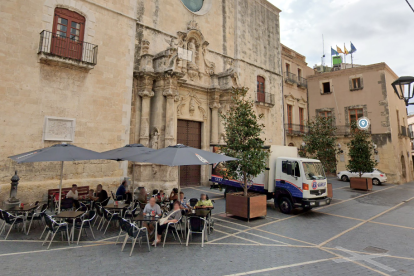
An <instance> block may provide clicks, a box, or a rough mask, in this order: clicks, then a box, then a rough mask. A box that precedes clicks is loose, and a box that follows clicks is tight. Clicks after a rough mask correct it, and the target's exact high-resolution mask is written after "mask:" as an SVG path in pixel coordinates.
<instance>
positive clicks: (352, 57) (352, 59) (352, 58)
mask: <svg viewBox="0 0 414 276" xmlns="http://www.w3.org/2000/svg"><path fill="white" fill-rule="evenodd" d="M350 42H351V65H352V68H354V56H353V53H354V52H353V51H352V41H350Z"/></svg>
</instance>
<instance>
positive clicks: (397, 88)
mask: <svg viewBox="0 0 414 276" xmlns="http://www.w3.org/2000/svg"><path fill="white" fill-rule="evenodd" d="M413 82H414V77H407V76H405V77H399V78H398V79H397V80H396V81H394V82H393V83H392V84H391V85H392V87H393V88H394V92H395V94H397V96H398V98H399V99H400V100H404V101H405V105H406V106H408V105H411V104H414V103H409V102H408V101H409V100H410V99H411V98H413V97H414V86H413V87H412V88H411V84H412V83H413ZM405 87H407V90H405ZM405 91H407V95H406V94H405Z"/></svg>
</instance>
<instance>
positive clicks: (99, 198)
mask: <svg viewBox="0 0 414 276" xmlns="http://www.w3.org/2000/svg"><path fill="white" fill-rule="evenodd" d="M107 199H108V193H107V192H106V191H105V190H104V189H103V188H102V184H98V186H96V193H95V198H94V199H93V200H94V201H96V202H100V203H102V202H103V203H102V205H103V206H106V204H108V200H107Z"/></svg>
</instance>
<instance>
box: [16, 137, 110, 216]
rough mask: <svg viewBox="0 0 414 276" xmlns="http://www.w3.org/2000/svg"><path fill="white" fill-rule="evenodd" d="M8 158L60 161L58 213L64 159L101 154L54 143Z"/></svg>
mask: <svg viewBox="0 0 414 276" xmlns="http://www.w3.org/2000/svg"><path fill="white" fill-rule="evenodd" d="M9 158H10V159H12V160H14V161H16V162H17V163H19V164H20V163H34V162H51V161H60V162H61V167H60V183H59V211H58V212H59V213H60V204H61V198H62V180H63V163H64V162H65V161H84V160H96V159H102V158H101V154H100V153H99V152H96V151H92V150H88V149H84V148H80V147H77V146H74V145H71V144H66V143H62V144H56V145H53V146H51V147H48V148H43V149H38V150H33V151H29V152H25V153H21V154H18V155H14V156H9Z"/></svg>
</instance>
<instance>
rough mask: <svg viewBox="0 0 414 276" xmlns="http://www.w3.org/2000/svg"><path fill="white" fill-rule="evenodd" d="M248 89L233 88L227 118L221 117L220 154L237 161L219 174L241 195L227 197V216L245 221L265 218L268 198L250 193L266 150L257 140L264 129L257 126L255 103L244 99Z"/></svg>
mask: <svg viewBox="0 0 414 276" xmlns="http://www.w3.org/2000/svg"><path fill="white" fill-rule="evenodd" d="M247 91H248V89H247V88H245V87H243V88H233V89H232V92H231V97H232V102H233V104H232V105H231V107H230V110H229V111H228V112H226V114H220V116H221V118H222V119H223V122H224V127H225V130H226V136H225V143H226V145H225V146H223V147H222V149H221V150H222V152H223V153H224V154H225V155H227V156H231V157H235V158H238V161H233V162H227V163H225V164H223V168H222V169H221V172H220V173H221V174H222V176H223V178H225V179H233V180H237V181H238V182H239V183H240V186H241V188H242V190H243V192H240V193H228V194H227V195H226V214H227V213H230V214H233V215H235V216H239V217H242V218H246V219H251V218H255V217H264V216H266V214H267V197H266V195H263V194H257V193H253V192H249V188H250V187H251V186H252V184H253V182H252V180H253V178H254V177H256V176H257V175H259V174H260V173H262V172H263V171H264V170H265V169H266V161H267V159H268V157H269V150H268V149H264V140H263V139H261V138H260V134H261V133H262V132H263V128H264V125H263V124H261V123H259V120H260V119H262V118H263V116H264V115H263V114H259V115H256V113H255V111H254V103H253V101H252V100H251V99H248V98H247V97H246V95H247Z"/></svg>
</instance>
